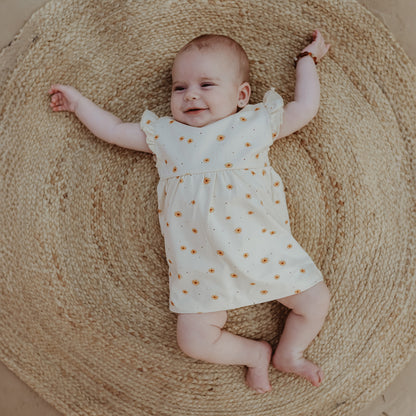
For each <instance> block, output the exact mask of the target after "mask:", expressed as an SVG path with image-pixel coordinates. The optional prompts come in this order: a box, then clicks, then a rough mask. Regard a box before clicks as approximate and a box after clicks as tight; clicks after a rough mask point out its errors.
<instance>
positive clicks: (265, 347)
mask: <svg viewBox="0 0 416 416" xmlns="http://www.w3.org/2000/svg"><path fill="white" fill-rule="evenodd" d="M271 355H272V347H271V346H270V344H269V343H268V342H266V341H261V346H260V352H259V359H258V363H257V365H256V366H254V367H247V368H248V370H247V375H246V383H247V385H248V386H249V387H250V388H252V389H253V390H254V391H256V392H257V393H267V392H268V391H270V390H271V389H272V387H271V385H270V382H269V364H270V357H271Z"/></svg>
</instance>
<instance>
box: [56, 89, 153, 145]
mask: <svg viewBox="0 0 416 416" xmlns="http://www.w3.org/2000/svg"><path fill="white" fill-rule="evenodd" d="M49 94H50V95H51V107H52V110H53V111H70V112H73V113H75V115H76V116H77V117H78V119H79V120H80V121H81V122H82V123H83V124H84V125H85V126H86V127H87V128H88V129H89V130H90V131H91V132H92V133H93V134H94V135H95V136H97V137H98V138H100V139H102V140H104V141H106V142H108V143H111V144H116V145H117V146H121V147H125V148H127V149H133V150H140V151H142V152H148V153H152V151H151V150H150V148H149V146H148V145H147V143H146V135H145V133H144V132H143V131H142V129H141V128H140V124H138V123H123V122H122V121H121V120H120V119H119V118H118V117H116V116H114V115H113V114H111V113H109V112H108V111H105V110H103V109H101V108H100V107H98V106H97V105H95V104H94V103H93V102H92V101H90V100H89V99H88V98H86V97H84V96H83V95H82V94H81V93H80V92H79V91H77V90H76V89H75V88H72V87H70V86H67V85H59V84H58V85H52V86H51V88H50V90H49Z"/></svg>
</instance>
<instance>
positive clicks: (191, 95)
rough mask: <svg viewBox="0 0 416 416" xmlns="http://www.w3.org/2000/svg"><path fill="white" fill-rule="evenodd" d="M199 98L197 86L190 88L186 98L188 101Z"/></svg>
mask: <svg viewBox="0 0 416 416" xmlns="http://www.w3.org/2000/svg"><path fill="white" fill-rule="evenodd" d="M198 98H199V93H198V90H197V89H196V88H188V90H187V91H186V94H185V99H186V100H188V101H193V100H197V99H198Z"/></svg>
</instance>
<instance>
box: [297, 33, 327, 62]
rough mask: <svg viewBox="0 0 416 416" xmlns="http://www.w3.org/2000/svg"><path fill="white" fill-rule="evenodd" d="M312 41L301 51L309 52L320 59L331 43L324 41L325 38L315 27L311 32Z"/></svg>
mask: <svg viewBox="0 0 416 416" xmlns="http://www.w3.org/2000/svg"><path fill="white" fill-rule="evenodd" d="M312 39H313V41H312V42H311V43H310V44H309V45H308V46H307V47H306V48H304V49H303V50H302V52H311V53H312V55H314V56H316V58H317V60H318V61H320V60H321V59H322V58H323V57H324V56H325V55H326V53H327V52H328V50H329V48H330V47H331V45H330V44H329V43H325V39H324V37H323V36H322V34H321V32H319V30H317V29H315V30H314V31H313V33H312Z"/></svg>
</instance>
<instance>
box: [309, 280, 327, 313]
mask: <svg viewBox="0 0 416 416" xmlns="http://www.w3.org/2000/svg"><path fill="white" fill-rule="evenodd" d="M330 302H331V295H330V293H329V290H328V287H327V285H326V284H325V283H324V282H321V283H318V284H317V285H315V286H314V287H313V288H311V293H310V302H308V303H309V305H308V306H309V308H310V313H311V314H314V315H317V316H319V317H321V318H323V319H325V318H326V316H327V315H328V311H329V306H330Z"/></svg>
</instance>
